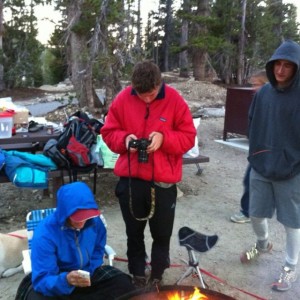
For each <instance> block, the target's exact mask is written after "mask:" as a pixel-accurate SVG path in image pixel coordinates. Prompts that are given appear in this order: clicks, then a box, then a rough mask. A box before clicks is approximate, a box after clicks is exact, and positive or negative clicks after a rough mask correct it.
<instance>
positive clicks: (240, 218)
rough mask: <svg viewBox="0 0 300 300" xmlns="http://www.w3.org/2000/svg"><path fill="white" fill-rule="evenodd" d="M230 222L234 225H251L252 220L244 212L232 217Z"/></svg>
mask: <svg viewBox="0 0 300 300" xmlns="http://www.w3.org/2000/svg"><path fill="white" fill-rule="evenodd" d="M230 220H231V221H232V222H234V223H239V224H244V223H250V222H251V219H250V218H248V217H246V216H245V215H244V214H243V213H242V212H239V213H236V214H234V215H233V216H231V217H230Z"/></svg>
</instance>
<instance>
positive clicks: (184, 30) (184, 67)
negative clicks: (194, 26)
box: [179, 0, 190, 77]
mask: <svg viewBox="0 0 300 300" xmlns="http://www.w3.org/2000/svg"><path fill="white" fill-rule="evenodd" d="M189 2H190V1H189V0H184V2H183V5H182V6H183V11H184V13H185V14H188V13H190V3H189ZM188 35H189V22H188V20H186V19H183V20H182V25H181V38H180V48H181V49H184V48H186V47H187V45H188ZM179 68H180V73H179V76H180V77H189V61H188V51H187V49H185V50H184V51H181V52H180V54H179Z"/></svg>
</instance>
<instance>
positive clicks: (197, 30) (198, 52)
mask: <svg viewBox="0 0 300 300" xmlns="http://www.w3.org/2000/svg"><path fill="white" fill-rule="evenodd" d="M209 14H210V11H209V0H198V6H197V11H196V16H202V17H207V16H209ZM193 31H194V36H195V37H201V36H202V35H205V34H206V32H207V28H206V26H205V25H204V24H203V23H202V24H199V23H196V24H194V30H193ZM206 56H207V51H206V49H204V48H199V47H197V46H193V47H192V63H193V76H194V78H195V80H198V81H199V80H204V79H205V65H206Z"/></svg>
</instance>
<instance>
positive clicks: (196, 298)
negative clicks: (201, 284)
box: [167, 287, 208, 300]
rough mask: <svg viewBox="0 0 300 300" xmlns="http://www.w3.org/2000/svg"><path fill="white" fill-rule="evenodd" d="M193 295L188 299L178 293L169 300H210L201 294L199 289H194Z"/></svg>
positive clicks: (173, 294) (170, 296)
mask: <svg viewBox="0 0 300 300" xmlns="http://www.w3.org/2000/svg"><path fill="white" fill-rule="evenodd" d="M194 289H195V290H194V293H193V295H191V296H189V297H188V298H187V297H186V296H181V295H180V293H179V292H178V291H177V292H175V293H171V294H169V295H168V296H167V297H168V300H201V299H208V298H207V297H206V296H205V295H204V294H201V293H200V290H199V289H198V288H196V287H195V288H194Z"/></svg>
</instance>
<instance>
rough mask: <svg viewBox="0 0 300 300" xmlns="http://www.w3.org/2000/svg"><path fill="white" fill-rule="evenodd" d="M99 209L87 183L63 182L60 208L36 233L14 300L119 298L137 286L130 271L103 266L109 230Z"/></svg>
mask: <svg viewBox="0 0 300 300" xmlns="http://www.w3.org/2000/svg"><path fill="white" fill-rule="evenodd" d="M99 214H100V211H99V209H98V206H97V204H96V202H95V199H94V196H93V193H92V192H91V190H90V188H89V187H88V186H87V185H86V184H85V183H82V182H73V183H70V184H66V185H64V186H62V187H60V189H59V190H58V193H57V209H56V211H55V212H54V213H53V214H51V215H50V216H48V217H46V218H45V219H44V220H43V221H41V223H40V224H39V225H38V227H37V228H36V230H35V232H34V236H33V240H32V249H31V263H32V274H29V276H28V277H27V278H25V280H23V281H22V283H21V285H20V287H19V289H18V292H17V296H16V300H17V299H18V300H46V299H48V300H50V299H51V300H58V299H59V300H63V299H72V300H73V299H74V300H75V299H76V300H81V299H82V300H84V299H89V300H93V299H97V300H99V299H103V300H104V299H116V298H117V297H119V296H121V295H124V294H127V293H129V292H131V291H132V290H133V289H134V287H133V285H132V283H131V278H130V276H129V275H127V274H125V273H123V272H121V271H120V270H118V269H116V268H114V267H111V266H103V257H104V247H105V245H106V229H105V226H104V224H103V223H102V221H101V219H100V218H99ZM79 270H80V271H79ZM82 271H84V272H82ZM89 275H90V276H89ZM30 277H31V280H32V283H31V280H30Z"/></svg>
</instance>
